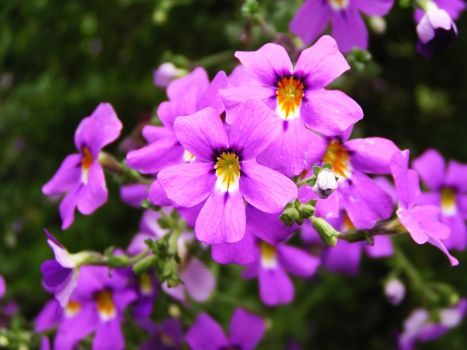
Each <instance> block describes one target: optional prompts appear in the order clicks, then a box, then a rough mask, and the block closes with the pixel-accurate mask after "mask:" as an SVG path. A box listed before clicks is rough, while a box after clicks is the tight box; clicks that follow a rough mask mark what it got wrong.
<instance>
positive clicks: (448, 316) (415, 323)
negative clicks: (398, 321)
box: [399, 299, 467, 350]
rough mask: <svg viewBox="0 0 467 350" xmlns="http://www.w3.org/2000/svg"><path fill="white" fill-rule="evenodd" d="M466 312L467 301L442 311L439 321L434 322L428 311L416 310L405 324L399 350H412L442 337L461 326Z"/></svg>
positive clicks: (400, 337) (463, 300)
mask: <svg viewBox="0 0 467 350" xmlns="http://www.w3.org/2000/svg"><path fill="white" fill-rule="evenodd" d="M466 311H467V300H466V299H462V300H461V301H460V302H459V303H458V304H457V305H455V306H453V307H450V308H446V309H442V310H441V312H440V320H439V321H433V320H432V319H431V317H430V313H429V312H428V311H427V310H424V309H417V310H414V311H413V312H412V313H411V314H410V316H409V317H408V318H407V319H406V320H405V322H404V330H403V332H402V334H401V335H400V336H399V349H401V350H412V349H414V348H415V345H416V343H417V342H420V343H426V342H429V341H433V340H435V339H437V338H439V337H442V336H443V335H445V334H446V333H448V332H449V331H450V330H451V329H453V328H455V327H457V326H459V325H460V324H461V322H462V320H463V318H464V317H465V313H466Z"/></svg>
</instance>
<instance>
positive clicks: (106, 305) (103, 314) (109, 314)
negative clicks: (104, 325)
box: [96, 290, 117, 321]
mask: <svg viewBox="0 0 467 350" xmlns="http://www.w3.org/2000/svg"><path fill="white" fill-rule="evenodd" d="M96 306H97V311H98V312H99V316H100V318H101V319H102V320H103V321H108V320H110V319H112V318H114V317H115V315H116V314H117V309H116V307H115V304H114V300H113V297H112V292H111V291H109V290H103V291H100V292H99V293H97V294H96Z"/></svg>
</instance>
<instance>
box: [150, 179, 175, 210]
mask: <svg viewBox="0 0 467 350" xmlns="http://www.w3.org/2000/svg"><path fill="white" fill-rule="evenodd" d="M148 198H149V200H150V201H151V203H152V204H154V205H159V206H168V205H172V202H171V200H170V199H168V198H167V194H166V193H165V191H164V189H163V188H162V186H161V184H160V182H159V179H156V180H154V182H153V183H152V184H151V186H150V187H149V191H148Z"/></svg>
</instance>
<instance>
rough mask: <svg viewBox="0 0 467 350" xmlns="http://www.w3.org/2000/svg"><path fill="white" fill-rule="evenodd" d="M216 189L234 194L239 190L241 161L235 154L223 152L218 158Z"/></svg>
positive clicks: (215, 167)
mask: <svg viewBox="0 0 467 350" xmlns="http://www.w3.org/2000/svg"><path fill="white" fill-rule="evenodd" d="M214 169H216V176H217V181H216V187H217V189H219V190H220V191H222V192H233V191H236V190H238V180H239V179H240V161H239V159H238V156H237V155H236V154H235V153H233V152H222V153H221V155H220V156H219V157H217V163H216V165H215V166H214Z"/></svg>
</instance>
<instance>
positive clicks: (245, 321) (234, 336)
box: [229, 308, 266, 350]
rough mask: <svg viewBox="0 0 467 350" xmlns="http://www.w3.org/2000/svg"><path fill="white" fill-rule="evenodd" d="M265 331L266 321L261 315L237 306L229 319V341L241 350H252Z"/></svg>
mask: <svg viewBox="0 0 467 350" xmlns="http://www.w3.org/2000/svg"><path fill="white" fill-rule="evenodd" d="M265 331H266V323H265V322H264V320H263V319H262V318H261V317H258V316H256V315H253V314H251V313H249V312H248V311H246V310H244V309H241V308H238V309H236V310H235V312H234V314H233V316H232V320H231V321H230V335H229V338H230V342H231V343H232V344H235V345H237V346H239V347H241V349H242V350H253V349H255V348H256V345H257V344H258V343H259V341H260V340H261V338H262V337H263V335H264V332H265Z"/></svg>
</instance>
